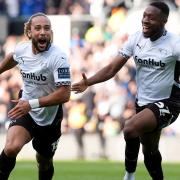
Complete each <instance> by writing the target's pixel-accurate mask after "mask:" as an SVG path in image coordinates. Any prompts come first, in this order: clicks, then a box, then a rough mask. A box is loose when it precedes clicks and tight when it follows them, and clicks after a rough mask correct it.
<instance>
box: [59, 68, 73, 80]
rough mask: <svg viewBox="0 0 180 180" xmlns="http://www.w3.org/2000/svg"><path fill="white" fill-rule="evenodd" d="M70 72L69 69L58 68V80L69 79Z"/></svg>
mask: <svg viewBox="0 0 180 180" xmlns="http://www.w3.org/2000/svg"><path fill="white" fill-rule="evenodd" d="M69 78H70V71H69V68H58V79H69Z"/></svg>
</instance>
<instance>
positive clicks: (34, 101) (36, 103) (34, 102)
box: [29, 99, 40, 109]
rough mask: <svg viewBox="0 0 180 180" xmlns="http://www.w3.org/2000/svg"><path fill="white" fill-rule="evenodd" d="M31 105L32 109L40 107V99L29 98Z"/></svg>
mask: <svg viewBox="0 0 180 180" xmlns="http://www.w3.org/2000/svg"><path fill="white" fill-rule="evenodd" d="M29 105H30V106H31V109H35V108H38V107H40V104H39V99H31V100H29Z"/></svg>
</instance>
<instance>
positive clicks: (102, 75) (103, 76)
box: [87, 66, 115, 86]
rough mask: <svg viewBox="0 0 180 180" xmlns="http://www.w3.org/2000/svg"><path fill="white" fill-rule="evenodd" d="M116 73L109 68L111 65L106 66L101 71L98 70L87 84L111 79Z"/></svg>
mask: <svg viewBox="0 0 180 180" xmlns="http://www.w3.org/2000/svg"><path fill="white" fill-rule="evenodd" d="M114 75H115V72H111V71H110V70H109V66H106V67H104V68H103V69H101V70H100V71H98V72H97V73H96V74H95V75H93V76H92V77H90V78H88V79H87V85H88V86H91V85H94V84H97V83H101V82H104V81H107V80H109V79H110V78H112V77H113V76H114Z"/></svg>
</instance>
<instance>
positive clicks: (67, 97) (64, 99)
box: [62, 92, 71, 103]
mask: <svg viewBox="0 0 180 180" xmlns="http://www.w3.org/2000/svg"><path fill="white" fill-rule="evenodd" d="M70 95H71V93H70V92H69V93H67V94H66V95H64V98H63V101H62V103H66V102H68V101H69V100H70Z"/></svg>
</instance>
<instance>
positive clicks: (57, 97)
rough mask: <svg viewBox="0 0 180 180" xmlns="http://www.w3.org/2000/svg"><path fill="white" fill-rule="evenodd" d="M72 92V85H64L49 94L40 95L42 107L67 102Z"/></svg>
mask: <svg viewBox="0 0 180 180" xmlns="http://www.w3.org/2000/svg"><path fill="white" fill-rule="evenodd" d="M70 92H71V91H70V86H62V87H60V88H59V89H58V90H57V91H55V92H53V93H51V94H49V95H48V96H44V97H40V98H39V99H38V100H39V104H40V107H46V106H54V105H58V104H63V103H65V102H67V101H69V99H70Z"/></svg>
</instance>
